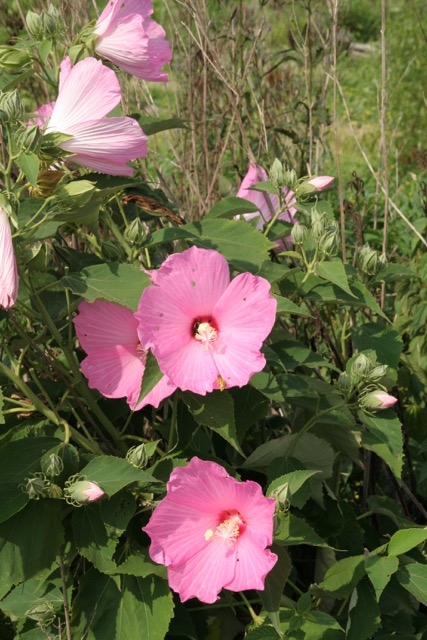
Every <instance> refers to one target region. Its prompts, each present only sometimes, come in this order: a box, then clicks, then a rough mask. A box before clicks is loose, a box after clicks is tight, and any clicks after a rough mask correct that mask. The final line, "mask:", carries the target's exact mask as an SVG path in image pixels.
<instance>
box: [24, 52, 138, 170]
mask: <svg viewBox="0 0 427 640" xmlns="http://www.w3.org/2000/svg"><path fill="white" fill-rule="evenodd" d="M120 100H121V90H120V85H119V81H118V80H117V77H116V74H115V73H114V71H112V70H111V69H108V68H107V67H105V66H104V65H103V64H102V62H101V61H100V60H95V58H86V59H85V60H82V61H81V62H78V63H77V64H76V65H75V66H74V67H71V63H70V59H69V58H65V59H64V60H63V61H62V63H61V72H60V76H59V91H58V97H57V99H56V102H52V103H49V104H47V105H43V106H42V107H40V109H38V110H37V112H36V113H37V114H38V116H39V118H36V119H34V120H33V122H36V123H37V124H39V125H41V124H42V123H43V122H44V123H45V124H44V127H45V128H44V132H45V133H65V134H68V135H70V136H71V138H70V139H69V140H65V141H64V142H61V143H60V145H59V146H60V147H61V148H62V149H64V150H65V151H69V152H71V153H72V154H73V157H72V160H73V162H76V163H77V164H81V165H82V166H84V167H88V168H89V169H94V170H95V171H100V172H101V173H108V174H111V175H119V176H132V175H133V169H132V167H129V166H128V162H129V161H130V160H135V159H136V158H142V157H144V156H145V155H146V154H147V136H146V135H145V133H144V132H143V131H142V129H141V127H140V126H139V124H138V123H137V121H136V120H134V119H133V118H128V117H114V118H106V117H105V116H106V115H107V114H108V113H109V112H110V111H111V110H112V109H114V107H116V106H117V105H118V104H119V102H120Z"/></svg>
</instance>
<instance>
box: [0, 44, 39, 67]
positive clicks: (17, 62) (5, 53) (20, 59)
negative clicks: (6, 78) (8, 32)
mask: <svg viewBox="0 0 427 640" xmlns="http://www.w3.org/2000/svg"><path fill="white" fill-rule="evenodd" d="M29 62H31V57H30V55H29V54H28V53H27V51H25V50H24V49H17V48H16V47H11V46H9V45H7V44H2V45H0V69H4V70H5V71H21V70H22V68H23V67H25V65H27V64H28V63H29Z"/></svg>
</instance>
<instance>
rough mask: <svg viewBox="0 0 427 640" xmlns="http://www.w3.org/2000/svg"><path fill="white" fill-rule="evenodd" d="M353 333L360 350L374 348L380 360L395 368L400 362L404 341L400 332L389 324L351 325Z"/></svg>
mask: <svg viewBox="0 0 427 640" xmlns="http://www.w3.org/2000/svg"><path fill="white" fill-rule="evenodd" d="M350 331H351V335H352V338H353V341H354V344H355V346H356V348H357V349H358V350H359V351H364V350H365V349H374V351H375V352H376V354H377V358H378V361H379V362H381V363H382V364H388V365H389V366H390V367H393V368H394V369H396V368H397V365H398V363H399V358H400V354H401V353H402V349H403V342H402V338H401V336H400V333H399V332H398V331H396V330H395V329H392V328H391V327H389V326H388V325H384V324H380V323H379V322H368V323H366V324H362V325H355V326H353V327H351V330H350Z"/></svg>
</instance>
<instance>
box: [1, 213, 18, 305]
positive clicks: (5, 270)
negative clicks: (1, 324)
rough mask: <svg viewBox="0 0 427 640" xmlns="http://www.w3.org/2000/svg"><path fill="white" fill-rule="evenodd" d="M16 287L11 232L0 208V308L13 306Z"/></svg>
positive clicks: (16, 291)
mask: <svg viewBox="0 0 427 640" xmlns="http://www.w3.org/2000/svg"><path fill="white" fill-rule="evenodd" d="M18 285H19V279H18V269H17V266H16V258H15V252H14V249H13V243H12V231H11V228H10V224H9V218H8V216H7V213H6V211H5V210H4V209H3V208H2V207H0V307H3V309H10V307H12V306H13V305H14V304H15V302H16V298H17V297H18Z"/></svg>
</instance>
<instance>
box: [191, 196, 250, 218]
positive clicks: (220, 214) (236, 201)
mask: <svg viewBox="0 0 427 640" xmlns="http://www.w3.org/2000/svg"><path fill="white" fill-rule="evenodd" d="M256 211H259V209H258V207H257V206H256V205H255V204H254V203H253V202H250V201H249V200H245V198H237V197H236V196H230V197H228V198H223V199H222V200H220V201H219V202H216V203H215V204H214V206H213V207H212V209H210V210H209V211H208V213H207V214H206V215H205V216H204V218H203V219H204V220H206V219H208V218H232V217H234V216H238V215H243V214H244V213H255V212H256Z"/></svg>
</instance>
